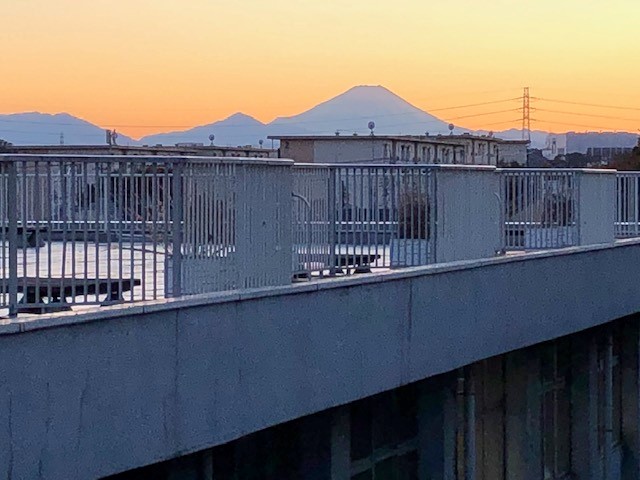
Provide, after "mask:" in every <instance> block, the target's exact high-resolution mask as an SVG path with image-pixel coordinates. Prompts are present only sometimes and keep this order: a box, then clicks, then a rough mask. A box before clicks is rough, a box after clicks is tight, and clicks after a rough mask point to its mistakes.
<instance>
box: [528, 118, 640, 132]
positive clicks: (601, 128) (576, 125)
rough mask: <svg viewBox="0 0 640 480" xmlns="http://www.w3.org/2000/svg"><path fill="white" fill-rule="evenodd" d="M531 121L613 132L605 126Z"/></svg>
mask: <svg viewBox="0 0 640 480" xmlns="http://www.w3.org/2000/svg"><path fill="white" fill-rule="evenodd" d="M531 120H532V121H534V122H541V123H550V124H553V125H564V126H571V127H582V128H595V129H597V130H607V131H611V127H603V126H596V125H582V124H578V123H572V122H556V121H553V120H545V119H538V118H532V119H531ZM620 133H628V132H620Z"/></svg>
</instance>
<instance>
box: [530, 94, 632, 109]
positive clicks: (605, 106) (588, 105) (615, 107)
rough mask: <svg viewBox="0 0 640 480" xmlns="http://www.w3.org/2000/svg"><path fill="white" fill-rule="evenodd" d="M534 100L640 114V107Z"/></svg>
mask: <svg viewBox="0 0 640 480" xmlns="http://www.w3.org/2000/svg"><path fill="white" fill-rule="evenodd" d="M531 99H532V100H539V101H542V102H552V103H564V104H567V105H582V106H585V107H596V108H612V109H616V110H633V111H636V112H640V108H638V107H621V106H615V105H602V104H598V103H582V102H570V101H568V100H555V99H551V98H541V97H531Z"/></svg>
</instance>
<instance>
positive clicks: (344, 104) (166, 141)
mask: <svg viewBox="0 0 640 480" xmlns="http://www.w3.org/2000/svg"><path fill="white" fill-rule="evenodd" d="M369 121H373V122H375V132H376V133H377V134H379V135H380V134H389V135H396V134H398V135H400V134H407V135H411V134H413V135H417V134H424V133H425V132H429V133H430V134H438V133H441V134H446V133H448V132H449V129H448V126H449V124H448V123H447V122H445V121H443V120H441V119H439V118H437V117H435V116H433V115H431V114H429V113H428V112H425V111H423V110H421V109H419V108H417V107H415V106H413V105H411V104H410V103H408V102H407V101H405V100H403V99H402V98H400V97H399V96H398V95H396V94H394V93H393V92H391V91H389V90H388V89H386V88H385V87H382V86H358V87H353V88H351V89H350V90H348V91H346V92H344V93H342V94H341V95H338V96H337V97H335V98H332V99H331V100H328V101H326V102H323V103H321V104H319V105H317V106H315V107H313V108H311V109H310V110H307V111H305V112H303V113H301V114H299V115H295V116H292V117H279V118H276V119H275V120H274V121H272V122H271V123H267V124H265V123H262V122H260V121H258V120H256V119H255V118H253V117H251V116H249V115H246V114H243V113H236V114H234V115H232V116H230V117H229V118H226V119H224V120H220V121H216V122H213V123H210V124H207V125H202V126H197V127H194V128H191V129H189V130H184V131H177V132H167V133H160V134H155V135H149V136H146V137H143V138H141V139H140V140H134V139H132V138H129V137H127V136H124V135H120V136H119V137H118V144H119V145H157V144H163V145H174V144H176V143H183V142H186V143H192V142H193V143H205V144H207V143H208V142H209V136H210V135H215V140H214V141H215V144H216V145H233V146H236V145H258V143H259V141H260V140H263V141H265V142H267V137H268V136H270V135H314V134H315V135H317V134H324V135H333V134H334V133H336V132H339V133H341V134H344V135H350V134H353V133H358V134H367V133H369V130H368V128H367V124H368V123H369ZM464 132H471V133H476V132H474V131H473V130H470V129H464V128H461V127H457V126H456V129H455V133H464ZM477 133H488V132H484V131H478V132H477ZM494 133H495V135H496V136H497V137H500V138H505V139H520V138H521V132H520V130H516V129H511V130H505V131H501V132H494ZM547 135H548V132H542V131H533V132H531V146H532V147H534V148H542V147H543V146H544V144H545V140H546V137H547ZM0 139H4V140H6V141H9V142H11V143H13V144H14V145H47V144H59V143H60V141H61V140H62V141H64V143H65V144H69V145H88V144H104V143H105V133H104V129H103V128H101V127H99V126H97V125H94V124H92V123H90V122H87V121H86V120H82V119H80V118H77V117H74V116H72V115H69V114H67V113H59V114H55V115H51V114H44V113H37V112H33V113H17V114H9V115H0ZM265 145H266V146H270V142H267V143H265Z"/></svg>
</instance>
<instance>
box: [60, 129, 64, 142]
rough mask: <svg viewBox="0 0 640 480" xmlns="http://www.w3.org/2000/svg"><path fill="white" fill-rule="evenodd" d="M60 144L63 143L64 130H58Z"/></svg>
mask: <svg viewBox="0 0 640 480" xmlns="http://www.w3.org/2000/svg"><path fill="white" fill-rule="evenodd" d="M60 145H64V132H60Z"/></svg>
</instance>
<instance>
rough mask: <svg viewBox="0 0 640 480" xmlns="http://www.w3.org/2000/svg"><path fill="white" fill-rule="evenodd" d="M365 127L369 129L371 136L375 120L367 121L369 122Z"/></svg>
mask: <svg viewBox="0 0 640 480" xmlns="http://www.w3.org/2000/svg"><path fill="white" fill-rule="evenodd" d="M367 128H368V129H369V130H371V136H372V137H373V130H374V129H375V128H376V122H373V121H372V122H369V124H368V125H367Z"/></svg>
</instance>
